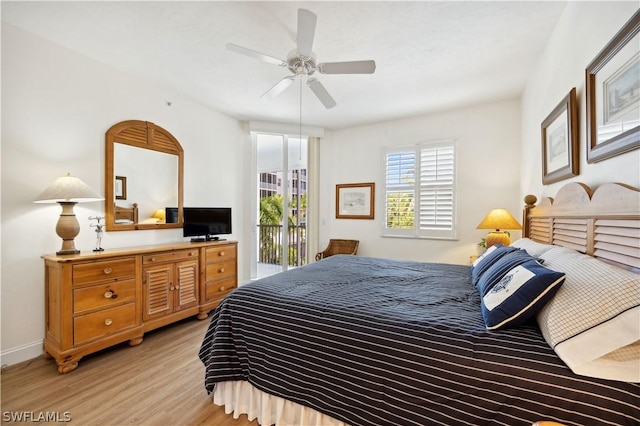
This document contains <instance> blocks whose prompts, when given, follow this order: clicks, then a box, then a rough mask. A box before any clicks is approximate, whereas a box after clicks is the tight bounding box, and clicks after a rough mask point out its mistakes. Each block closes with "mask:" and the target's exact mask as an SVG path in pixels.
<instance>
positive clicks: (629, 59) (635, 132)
mask: <svg viewBox="0 0 640 426" xmlns="http://www.w3.org/2000/svg"><path fill="white" fill-rule="evenodd" d="M639 32H640V10H639V11H637V12H636V13H635V14H634V15H633V16H632V17H631V19H630V20H629V21H628V22H627V23H626V24H625V25H624V27H623V28H622V29H621V30H620V31H619V32H618V34H616V35H615V36H614V37H613V39H612V40H611V41H610V42H609V43H608V44H607V45H606V46H605V47H604V49H602V51H601V52H600V53H599V54H598V56H596V58H595V59H594V60H593V61H592V62H591V63H590V64H589V66H587V69H586V94H587V162H588V163H595V162H598V161H602V160H605V159H607V158H610V157H614V156H616V155H619V154H622V153H623V152H627V151H631V150H633V149H638V148H640V51H638V46H640V35H639V34H638V33H639Z"/></svg>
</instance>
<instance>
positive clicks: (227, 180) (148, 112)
mask: <svg viewBox="0 0 640 426" xmlns="http://www.w3.org/2000/svg"><path fill="white" fill-rule="evenodd" d="M167 101H171V102H172V105H171V106H168V105H167V103H166V102H167ZM129 119H137V120H146V121H151V122H154V123H156V124H157V125H159V126H161V127H163V128H165V129H166V130H168V131H169V132H171V133H172V134H173V135H174V136H175V137H176V138H177V139H178V140H179V141H180V143H181V145H182V146H183V148H184V151H185V176H184V183H185V185H184V189H185V192H184V202H185V205H192V206H197V205H207V206H215V205H220V206H231V207H234V221H235V222H236V223H240V221H241V220H242V218H243V216H244V213H243V211H242V200H241V194H242V190H241V188H242V179H243V175H244V174H243V161H244V159H243V158H246V157H247V155H246V153H247V152H249V151H248V150H249V143H248V140H247V136H246V135H247V129H246V126H245V128H244V129H243V127H242V125H241V123H239V122H238V121H237V120H234V119H231V118H229V117H227V116H225V115H223V114H221V113H219V112H217V111H215V110H213V109H210V108H207V107H205V106H203V105H201V104H198V103H196V102H194V101H192V100H190V99H187V98H185V97H183V96H181V95H178V94H176V93H174V92H172V91H170V90H166V89H162V88H159V87H156V86H154V85H153V84H152V83H150V82H145V81H142V80H139V79H137V78H134V77H132V76H130V75H126V74H123V73H121V72H119V71H116V70H114V69H112V68H109V67H107V66H104V65H102V64H100V63H97V62H95V61H93V60H91V59H89V58H87V57H84V56H81V55H78V54H76V53H75V52H72V51H69V50H67V49H64V48H62V47H60V46H57V45H55V44H52V43H50V42H48V41H46V40H44V39H42V38H40V37H37V36H35V35H33V34H31V33H28V32H25V31H23V30H20V29H18V28H15V27H12V26H11V25H8V24H5V23H3V24H2V218H1V224H2V252H1V253H2V275H1V277H2V282H1V283H2V293H1V309H2V346H1V351H2V352H1V355H2V363H9V364H11V363H14V362H17V361H21V360H25V359H28V358H31V357H34V356H37V355H39V354H40V353H41V350H42V338H43V336H44V310H43V306H44V298H43V296H44V285H43V278H44V267H43V261H42V260H41V259H40V256H41V255H42V254H44V253H53V252H55V251H57V250H59V249H60V246H61V240H60V238H58V236H57V235H56V233H55V226H56V222H57V220H58V216H59V214H60V207H59V206H58V205H55V204H54V205H48V204H33V200H34V199H35V198H36V197H37V196H38V195H39V194H40V193H41V192H42V191H44V189H45V188H47V187H48V186H49V185H50V184H51V183H52V182H53V181H54V180H55V179H56V178H57V177H59V176H62V175H64V174H66V173H67V172H71V173H72V174H73V175H76V176H78V177H80V178H81V179H82V180H83V181H84V182H85V183H87V184H88V185H89V186H90V187H92V188H93V189H94V190H96V191H97V192H100V193H104V160H105V153H104V151H105V148H104V146H105V145H104V144H105V141H104V138H105V132H106V131H107V129H109V127H110V126H112V125H113V124H115V123H117V122H119V121H122V120H129ZM243 150H246V152H243ZM75 212H76V216H77V218H78V221H79V222H80V226H81V231H80V235H79V236H78V237H77V238H76V240H75V242H76V247H77V248H78V249H80V250H91V249H93V247H94V244H95V232H94V229H93V228H90V227H89V221H88V217H89V216H90V215H102V214H104V213H103V212H104V202H95V203H86V204H78V205H77V206H76V208H75ZM231 237H232V238H234V239H238V240H242V238H243V230H242V227H241V226H234V235H232V236H231ZM181 239H182V231H181V230H173V229H172V230H158V231H128V232H107V233H105V235H104V238H103V240H102V246H103V247H104V248H107V249H108V248H111V247H126V246H136V245H143V244H154V243H161V242H168V241H176V240H181ZM241 249H242V245H241ZM246 258H248V257H246V256H244V255H241V256H240V263H241V265H240V268H241V270H242V271H244V270H245V269H244V266H243V265H242V261H243V259H246ZM247 276H248V275H247ZM241 279H242V278H241Z"/></svg>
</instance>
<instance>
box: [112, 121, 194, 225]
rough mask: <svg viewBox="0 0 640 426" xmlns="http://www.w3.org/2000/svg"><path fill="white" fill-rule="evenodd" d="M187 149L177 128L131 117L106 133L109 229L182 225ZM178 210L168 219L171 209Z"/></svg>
mask: <svg viewBox="0 0 640 426" xmlns="http://www.w3.org/2000/svg"><path fill="white" fill-rule="evenodd" d="M183 169H184V152H183V150H182V146H181V145H180V143H179V142H178V141H177V140H176V138H175V137H173V135H171V133H169V132H167V131H166V130H164V129H163V128H162V127H160V126H156V125H155V124H153V123H151V122H148V121H140V120H128V121H122V122H120V123H117V124H115V125H113V126H112V127H111V128H110V129H109V130H108V131H107V133H106V170H105V176H106V180H105V198H106V200H108V201H107V202H106V209H105V210H106V215H105V216H106V230H107V231H127V230H143V229H162V228H180V227H182V196H183V195H182V194H183V176H184V170H183ZM167 207H171V208H174V209H175V210H176V218H175V220H169V221H168V220H166V208H167Z"/></svg>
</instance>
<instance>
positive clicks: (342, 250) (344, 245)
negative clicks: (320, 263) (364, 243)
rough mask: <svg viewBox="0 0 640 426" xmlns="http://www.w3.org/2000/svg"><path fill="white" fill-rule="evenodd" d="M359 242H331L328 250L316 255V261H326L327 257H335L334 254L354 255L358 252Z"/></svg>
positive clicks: (332, 240)
mask: <svg viewBox="0 0 640 426" xmlns="http://www.w3.org/2000/svg"><path fill="white" fill-rule="evenodd" d="M358 244H360V241H358V240H334V239H331V240H329V245H328V246H327V248H326V249H324V250H323V251H321V252H320V253H318V254H316V260H321V259H324V258H325V257H329V256H333V255H334V254H353V255H355V254H356V253H357V252H358Z"/></svg>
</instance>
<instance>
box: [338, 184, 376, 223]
mask: <svg viewBox="0 0 640 426" xmlns="http://www.w3.org/2000/svg"><path fill="white" fill-rule="evenodd" d="M375 187H376V184H375V183H373V182H367V183H345V184H338V185H336V218H337V219H373V218H374V206H375V192H376V191H375Z"/></svg>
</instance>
